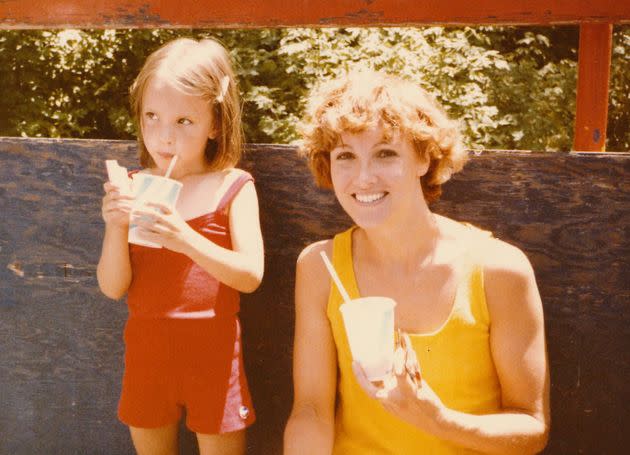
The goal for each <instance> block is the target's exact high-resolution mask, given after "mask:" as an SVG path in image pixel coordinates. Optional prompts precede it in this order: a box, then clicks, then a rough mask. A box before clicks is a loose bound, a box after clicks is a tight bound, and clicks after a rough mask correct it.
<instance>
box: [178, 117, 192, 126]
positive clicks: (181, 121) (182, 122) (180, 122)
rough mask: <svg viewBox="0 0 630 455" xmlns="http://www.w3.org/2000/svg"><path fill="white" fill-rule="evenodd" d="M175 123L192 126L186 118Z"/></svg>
mask: <svg viewBox="0 0 630 455" xmlns="http://www.w3.org/2000/svg"><path fill="white" fill-rule="evenodd" d="M177 123H179V124H180V125H192V122H191V121H190V119H187V118H180V119H179V120H178V121H177Z"/></svg>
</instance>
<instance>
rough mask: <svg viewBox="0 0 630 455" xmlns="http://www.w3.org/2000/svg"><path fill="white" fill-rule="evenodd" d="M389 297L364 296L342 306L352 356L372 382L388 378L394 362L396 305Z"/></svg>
mask: <svg viewBox="0 0 630 455" xmlns="http://www.w3.org/2000/svg"><path fill="white" fill-rule="evenodd" d="M395 306H396V302H395V301H394V300H392V299H390V298H388V297H363V298H360V299H354V300H351V301H350V302H347V303H344V304H342V305H341V306H340V307H339V309H340V311H341V315H342V316H343V322H344V325H345V327H346V335H347V337H348V343H349V344H350V352H351V353H352V358H353V359H354V360H355V361H357V362H359V364H360V365H361V367H362V368H363V371H365V374H366V376H367V377H368V379H369V380H370V381H372V382H377V381H385V380H386V379H387V378H388V377H389V376H390V375H391V372H392V369H393V364H394V307H395Z"/></svg>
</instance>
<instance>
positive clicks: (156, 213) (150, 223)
mask: <svg viewBox="0 0 630 455" xmlns="http://www.w3.org/2000/svg"><path fill="white" fill-rule="evenodd" d="M133 219H134V223H136V224H137V225H138V226H139V227H140V230H139V234H140V236H141V237H142V238H143V239H146V240H149V241H151V242H155V243H159V244H160V245H162V246H163V247H164V248H168V249H169V250H172V251H176V252H178V253H184V254H185V252H186V250H187V248H188V247H189V246H190V244H191V243H192V241H193V239H194V236H195V235H196V234H197V233H196V232H195V230H194V229H193V228H191V227H190V226H189V225H188V223H186V221H184V219H183V218H182V217H181V216H180V214H179V213H177V211H175V210H173V209H172V208H170V207H169V206H167V205H164V204H160V203H157V202H148V203H147V204H146V206H143V207H141V208H139V209H136V210H134V212H133Z"/></svg>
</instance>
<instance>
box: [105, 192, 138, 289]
mask: <svg viewBox="0 0 630 455" xmlns="http://www.w3.org/2000/svg"><path fill="white" fill-rule="evenodd" d="M104 188H105V193H106V194H105V197H103V206H102V215H103V220H105V235H104V237H103V247H102V249H101V257H100V259H99V261H98V266H97V268H96V278H97V280H98V285H99V288H100V289H101V292H103V294H105V295H106V296H107V297H109V298H112V299H120V298H121V297H122V296H124V295H125V293H126V292H127V289H129V284H130V283H131V262H130V260H129V244H128V243H127V232H128V230H129V213H130V210H131V199H132V198H131V197H129V196H124V195H121V194H120V193H119V191H118V187H116V186H115V185H113V184H111V183H109V182H107V183H105V185H104Z"/></svg>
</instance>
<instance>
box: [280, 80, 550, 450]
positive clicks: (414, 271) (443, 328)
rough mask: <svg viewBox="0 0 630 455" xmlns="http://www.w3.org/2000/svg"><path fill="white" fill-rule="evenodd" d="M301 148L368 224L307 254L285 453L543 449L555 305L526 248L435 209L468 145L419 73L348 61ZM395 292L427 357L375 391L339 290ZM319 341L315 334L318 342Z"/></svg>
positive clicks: (319, 104)
mask: <svg viewBox="0 0 630 455" xmlns="http://www.w3.org/2000/svg"><path fill="white" fill-rule="evenodd" d="M307 119H308V120H307V122H306V123H305V127H304V130H303V131H304V134H303V135H304V146H303V150H304V152H305V154H306V156H307V157H308V159H309V163H310V165H311V169H312V171H313V173H314V175H315V177H316V180H317V181H318V183H319V184H320V185H321V186H328V187H332V188H333V189H334V192H335V195H336V197H337V199H338V200H339V203H340V204H341V206H342V207H343V209H344V210H345V211H346V212H347V213H348V215H349V216H350V217H351V218H352V220H353V221H354V223H355V224H356V226H354V227H353V228H351V229H350V230H348V231H346V232H344V233H342V234H338V235H337V236H335V238H334V239H330V240H326V241H322V242H318V243H315V244H313V245H310V246H309V247H307V248H306V249H305V250H304V251H303V252H302V254H301V255H300V258H299V259H298V263H297V274H296V292H295V295H296V333H295V346H294V385H295V387H294V388H295V399H294V405H293V411H292V413H291V417H290V419H289V422H288V424H287V428H286V431H285V452H286V453H288V454H292V453H295V454H308V453H335V454H359V453H360V454H364V453H392V454H407V453H440V454H442V453H449V454H450V453H475V452H486V453H501V454H506V453H534V452H538V451H540V450H542V449H543V447H544V446H545V444H546V440H547V434H548V422H549V404H548V402H549V399H548V395H549V392H548V387H549V386H548V382H549V381H548V367H547V359H546V353H545V338H544V323H543V314H542V304H541V301H540V296H539V294H538V290H537V287H536V282H535V278H534V274H533V271H532V268H531V266H530V264H529V261H528V260H527V258H526V257H525V255H524V254H523V253H522V252H521V251H520V250H518V249H517V248H516V247H514V246H511V245H509V244H507V243H505V242H502V241H500V240H498V239H495V238H493V237H492V236H491V234H490V233H488V232H485V231H482V230H480V229H477V228H475V227H473V226H470V225H466V224H463V223H459V222H456V221H454V220H451V219H449V218H446V217H443V216H439V215H437V214H434V213H433V212H431V210H430V209H429V205H428V204H429V203H431V202H433V201H434V200H435V199H437V198H438V197H439V195H440V186H441V184H442V183H444V182H445V181H446V180H448V179H449V178H450V176H451V174H452V173H453V172H456V171H458V170H460V169H461V168H462V166H463V164H464V161H465V159H466V154H465V152H464V150H463V147H462V146H461V143H460V140H459V135H458V133H457V129H456V127H455V124H454V123H453V122H451V121H450V120H449V119H448V117H447V116H446V115H445V114H444V111H443V110H442V109H441V108H440V107H439V106H438V105H437V104H436V103H435V102H434V101H433V100H432V99H431V98H430V97H429V96H428V95H427V94H426V92H424V91H423V90H422V89H421V88H420V87H418V86H416V85H414V84H412V83H410V82H406V81H403V80H400V79H397V78H395V77H392V76H386V75H383V74H379V73H374V72H362V73H351V74H349V75H347V76H344V77H342V78H340V79H339V80H337V81H334V82H332V83H330V84H328V85H326V86H324V87H323V88H321V89H320V90H319V91H318V92H316V93H315V94H314V95H313V96H312V98H311V107H310V115H309V117H307ZM322 251H323V252H325V253H326V254H327V255H328V256H329V257H332V259H333V265H334V266H335V268H336V269H337V271H338V272H339V274H340V276H341V279H342V281H343V283H344V285H345V286H346V287H347V289H348V291H349V293H350V296H351V297H352V298H356V297H359V296H369V295H380V296H387V297H391V298H393V299H394V300H395V301H396V302H397V305H396V307H395V319H396V325H397V327H398V328H399V329H401V330H402V331H404V332H406V333H408V334H409V336H410V340H411V344H412V346H413V349H414V350H415V353H416V354H417V357H418V358H419V363H420V367H421V369H422V381H421V382H420V383H419V384H418V385H417V386H416V384H413V383H411V382H410V381H409V380H407V379H406V376H405V375H402V376H397V386H396V387H395V388H394V389H393V390H391V391H390V392H389V393H387V394H378V396H377V394H376V389H375V387H374V386H372V385H371V384H369V382H368V381H367V380H366V379H365V376H364V374H363V373H362V371H361V369H360V368H356V365H355V366H354V369H353V365H352V360H351V355H350V353H349V349H348V344H347V339H346V336H345V331H344V329H343V323H342V322H341V317H340V315H339V310H338V308H339V305H340V304H341V296H340V295H339V292H338V291H337V289H336V288H335V287H334V286H331V284H330V278H329V275H328V273H327V271H326V269H325V266H324V264H323V263H322V260H321V258H320V252H322ZM315 340H316V341H315Z"/></svg>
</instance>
